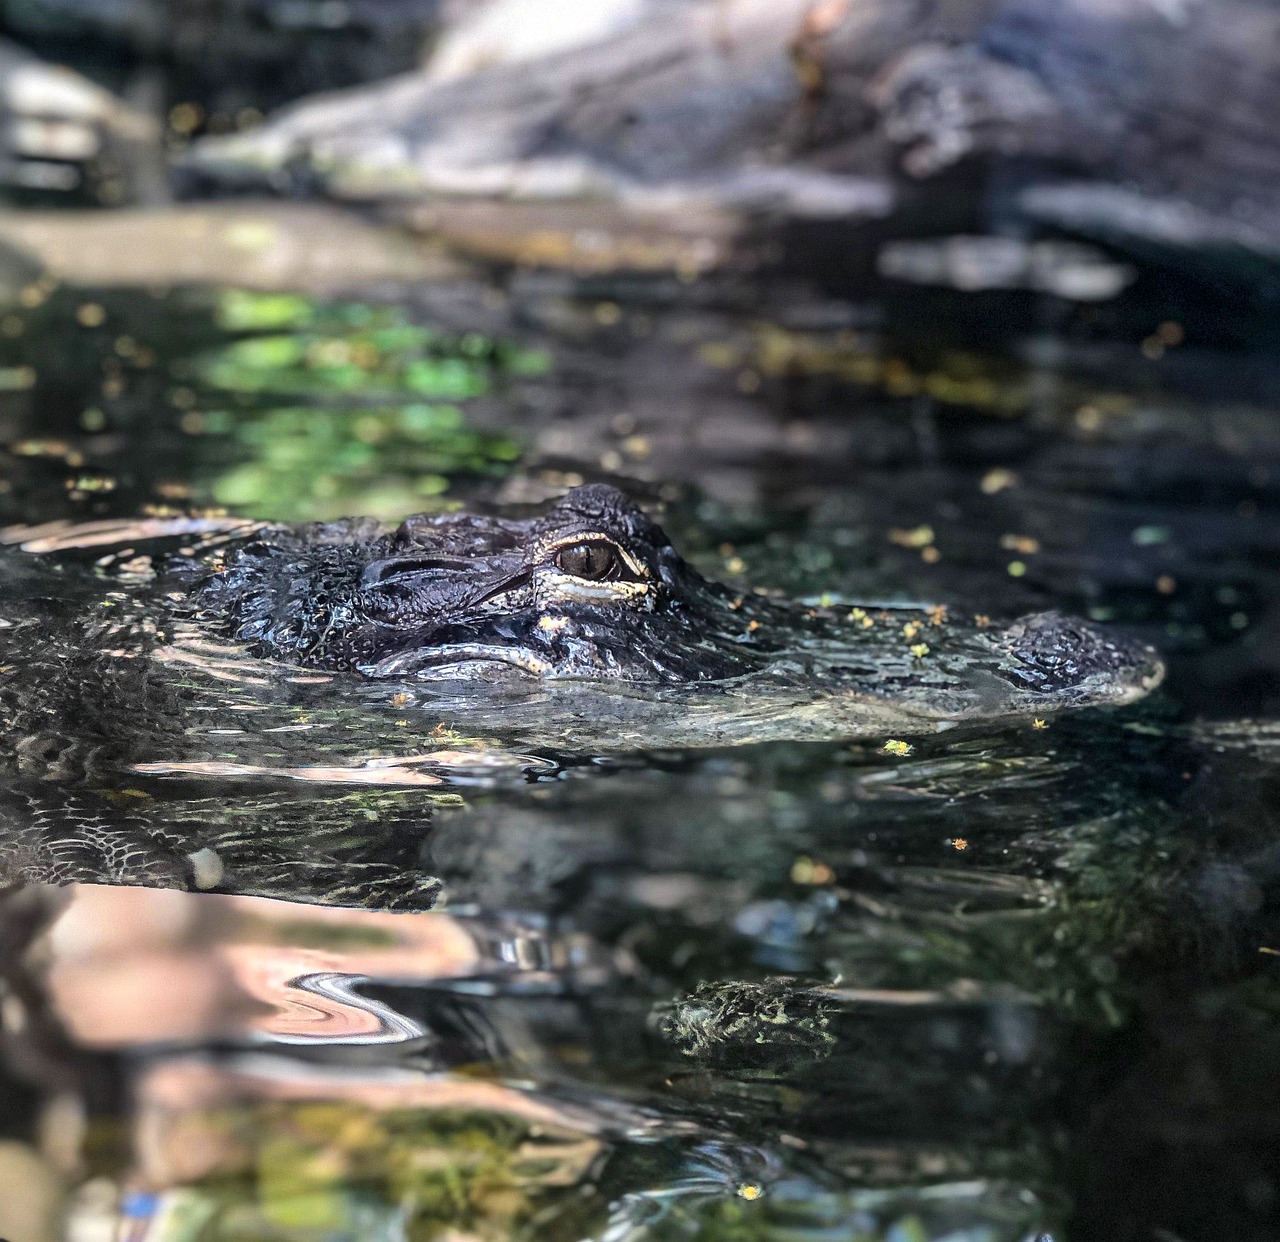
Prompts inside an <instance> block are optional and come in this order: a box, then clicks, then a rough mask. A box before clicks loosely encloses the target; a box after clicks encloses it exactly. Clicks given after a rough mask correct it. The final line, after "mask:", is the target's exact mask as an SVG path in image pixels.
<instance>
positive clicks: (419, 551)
mask: <svg viewBox="0 0 1280 1242" xmlns="http://www.w3.org/2000/svg"><path fill="white" fill-rule="evenodd" d="M194 598H195V600H196V604H197V608H198V611H199V614H200V616H201V618H202V619H203V620H205V621H206V622H208V623H211V624H213V625H214V626H215V627H216V628H218V629H220V630H222V631H223V632H227V633H230V634H231V635H232V636H234V637H236V638H237V639H239V640H241V641H242V642H245V643H247V644H248V645H249V646H250V648H251V649H252V650H253V651H254V652H255V654H257V655H260V656H265V657H270V658H274V659H277V660H281V661H285V662H288V663H292V664H300V665H304V666H308V667H312V668H319V669H326V670H333V671H340V670H350V671H356V672H359V673H363V674H364V675H365V676H366V677H369V678H383V679H386V678H389V679H395V680H397V681H401V682H422V681H437V682H452V683H458V682H464V681H466V682H473V681H476V680H488V681H494V680H500V681H508V680H510V679H512V678H516V679H522V680H528V679H530V678H532V679H536V680H537V681H539V682H540V683H542V684H548V683H550V682H561V683H566V682H574V683H578V684H582V683H584V682H585V683H597V684H598V683H608V684H609V685H611V686H612V687H614V688H615V689H624V688H625V690H626V691H627V692H628V693H630V694H631V695H632V697H636V696H637V695H643V688H646V687H647V688H649V689H650V690H652V691H654V692H662V693H663V694H665V692H666V690H667V688H674V687H688V686H691V685H700V686H704V687H707V688H711V687H720V688H722V691H723V692H724V693H726V694H729V695H730V696H731V697H732V698H734V699H735V700H737V701H738V702H739V703H740V704H743V705H745V706H744V708H743V710H747V711H750V710H752V708H751V706H750V705H751V703H752V702H753V699H755V698H757V697H759V696H763V699H767V700H769V701H771V702H774V703H776V702H777V701H778V698H779V696H781V697H782V699H785V700H786V701H787V702H789V703H791V704H792V705H793V709H797V710H798V706H799V705H800V704H805V705H807V707H806V710H807V712H808V714H809V715H810V716H811V717H812V719H813V720H815V721H817V720H819V719H822V720H824V721H825V722H826V724H825V726H822V727H820V728H819V730H818V731H828V732H858V731H862V730H864V729H865V730H874V729H877V728H885V727H890V726H895V725H897V726H903V727H905V726H908V725H911V724H915V725H917V726H919V727H923V728H936V727H945V726H946V725H947V724H950V723H953V722H957V721H960V720H964V719H970V718H983V719H988V718H1001V717H1009V716H1025V715H1035V716H1040V715H1044V714H1047V713H1050V712H1053V711H1055V710H1058V709H1061V708H1065V707H1081V706H1091V705H1104V704H1111V705H1115V704H1123V703H1127V702H1131V701H1133V700H1135V699H1137V698H1140V697H1141V696H1142V695H1143V694H1145V693H1146V692H1147V691H1148V690H1150V689H1151V688H1152V687H1153V686H1155V685H1156V684H1157V683H1158V682H1159V680H1160V678H1161V676H1162V672H1163V670H1162V666H1161V664H1160V662H1159V660H1158V659H1157V657H1156V655H1155V653H1154V652H1152V651H1151V650H1150V649H1149V648H1147V647H1145V646H1141V645H1138V644H1135V643H1131V642H1128V641H1125V640H1123V639H1121V638H1118V637H1112V636H1110V635H1106V634H1104V633H1103V632H1101V631H1099V630H1097V629H1095V628H1093V627H1091V626H1089V625H1086V624H1084V623H1082V622H1080V621H1076V620H1073V619H1070V618H1067V617H1063V616H1061V615H1059V614H1057V613H1042V614H1037V615H1034V616H1029V617H1023V618H1021V619H1020V620H1017V621H1014V622H1012V623H1010V624H1006V625H992V624H990V623H987V622H986V621H985V619H983V618H976V619H974V618H961V617H958V616H954V615H951V614H949V613H948V612H947V610H945V609H941V608H936V609H923V608H879V607H875V608H872V607H868V608H866V609H862V608H850V607H849V606H848V605H844V606H841V607H839V608H806V607H804V606H802V605H784V604H780V603H777V602H774V601H771V600H766V599H764V598H762V597H760V596H758V595H754V594H745V595H739V594H737V593H735V592H734V591H732V590H730V589H728V588H726V587H723V586H720V585H718V584H715V583H711V582H708V581H707V580H705V579H704V578H703V577H702V576H701V575H699V574H698V573H697V572H696V571H695V570H694V569H692V568H691V567H690V566H689V565H687V564H686V563H685V562H684V560H682V559H681V557H680V555H679V554H678V553H677V552H676V550H675V549H674V548H673V547H672V546H671V543H670V541H669V540H668V539H667V537H666V535H665V534H664V533H663V532H662V530H661V529H660V528H659V527H658V526H657V525H655V523H654V522H653V521H651V520H650V519H649V518H648V517H647V516H646V515H645V514H644V513H643V512H642V511H641V510H640V509H639V508H637V507H636V506H635V505H634V504H633V503H631V502H630V501H629V500H628V499H627V498H626V497H624V496H623V495H622V494H621V493H620V492H618V491H617V490H615V489H614V488H611V487H606V486H589V487H579V488H575V489H573V490H572V491H570V492H569V493H568V494H567V495H566V496H564V497H563V498H562V499H561V500H560V501H559V502H558V503H556V504H555V505H554V506H552V507H551V508H550V509H548V510H547V511H546V512H545V513H544V514H543V515H541V516H539V517H534V518H530V519H525V520H512V519H505V518H493V517H479V516H475V515H469V514H451V515H446V516H420V517H412V518H409V519H408V520H407V521H405V522H404V523H403V524H402V525H401V526H400V527H399V529H397V530H396V531H394V532H392V533H384V532H382V531H380V529H379V528H377V527H376V526H375V525H374V524H372V523H369V522H347V523H336V524H332V525H325V526H313V527H306V528H301V529H296V530H291V529H288V528H267V529H265V530H262V531H259V532H258V534H257V535H256V536H255V537H254V538H253V539H252V540H251V541H250V542H247V543H244V544H241V545H240V546H239V547H238V548H237V549H236V550H234V551H233V552H231V553H230V554H229V555H226V556H225V557H224V558H223V559H222V560H221V561H220V562H219V563H217V564H216V565H215V566H214V567H213V569H212V571H211V572H209V573H208V575H207V576H206V577H204V578H203V579H202V580H201V581H200V582H199V583H198V585H197V586H196V587H195V589H194ZM670 697H671V696H670V695H667V696H666V698H667V701H670ZM842 720H843V721H844V722H845V723H844V725H843V726H842V725H841V724H840V722H841V721H842ZM810 732H812V730H810Z"/></svg>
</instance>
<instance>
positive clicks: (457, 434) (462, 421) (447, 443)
mask: <svg viewBox="0 0 1280 1242" xmlns="http://www.w3.org/2000/svg"><path fill="white" fill-rule="evenodd" d="M217 322H218V325H219V327H221V328H222V329H223V330H224V331H226V332H228V333H232V334H234V336H235V339H233V340H231V341H230V343H228V344H226V345H224V346H223V347H222V348H220V349H218V350H216V351H215V352H213V353H210V354H207V355H205V357H204V358H202V359H201V360H200V362H199V364H198V367H197V379H198V383H199V386H200V388H201V391H202V393H203V397H202V399H201V401H200V404H201V406H204V407H206V408H203V409H201V410H199V411H197V412H196V414H195V417H194V418H193V419H188V420H187V425H188V426H189V427H190V428H191V429H192V430H195V431H197V432H199V433H200V434H202V435H206V436H210V437H216V438H219V439H222V440H225V441H226V442H227V443H228V445H229V446H230V447H231V448H232V450H233V451H232V453H231V455H230V456H231V460H230V461H229V462H228V461H226V460H225V459H223V460H222V462H221V463H220V466H219V470H218V473H217V474H216V476H215V477H214V479H213V480H212V482H211V485H210V491H211V493H212V498H213V499H214V500H215V501H216V502H217V503H218V504H220V505H226V506H229V507H231V508H234V509H238V510H242V511H244V512H251V513H253V514H254V516H256V517H263V518H275V519H280V520H294V521H296V520H309V519H328V518H333V517H338V516H342V515H346V514H352V513H360V514H369V515H372V516H375V517H382V518H387V519H391V518H395V517H398V516H401V515H403V514H405V513H407V512H412V511H415V510H422V509H427V508H431V507H439V508H446V507H449V502H448V501H446V500H443V499H442V498H443V497H445V496H446V494H447V493H448V492H449V491H450V489H451V487H452V485H453V484H454V482H455V481H456V480H457V479H460V478H465V477H471V478H484V477H501V476H503V475H505V474H506V473H508V472H509V471H510V469H511V468H512V466H513V464H514V463H515V462H516V461H517V460H518V459H519V457H520V453H521V448H520V444H519V443H518V441H517V439H516V438H515V437H514V436H512V435H510V434H507V433H505V432H497V431H481V430H476V429H474V428H472V427H470V426H468V423H467V418H466V414H465V410H464V407H465V403H466V402H468V401H471V400H473V399H475V398H477V397H483V396H485V395H488V394H490V393H492V392H493V391H494V390H495V389H496V388H497V387H499V386H500V385H501V383H502V382H503V381H504V380H505V379H508V378H510V377H514V376H531V375H538V374H541V373H543V372H545V371H546V370H547V368H548V365H549V361H548V358H547V356H546V355H545V354H544V353H542V352H539V351H533V350H526V349H520V348H517V347H515V346H513V345H510V344H508V343H506V342H502V341H497V340H494V339H492V338H490V337H487V336H484V335H482V334H480V333H475V332H468V333H464V334H461V335H450V334H447V333H443V332H440V331H438V330H436V329H435V328H432V327H429V326H426V325H423V324H417V323H413V322H410V320H409V319H408V317H407V315H406V314H405V311H404V310H403V309H402V308H400V307H395V306H373V305H368V304H365V303H360V302H346V303H336V304H319V303H315V302H313V301H311V300H310V299H308V298H305V297H301V296H298V295H292V294H290V295H282V294H266V295H264V294H254V293H248V292H245V291H242V290H231V291H227V292H226V293H224V294H223V295H222V297H221V298H220V301H219V304H218V307H217ZM219 398H221V400H222V402H224V404H223V403H219Z"/></svg>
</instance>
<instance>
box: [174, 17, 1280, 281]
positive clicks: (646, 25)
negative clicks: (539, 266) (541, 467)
mask: <svg viewBox="0 0 1280 1242" xmlns="http://www.w3.org/2000/svg"><path fill="white" fill-rule="evenodd" d="M553 25H554V23H549V22H548V20H547V15H546V11H545V6H541V7H540V6H539V5H537V4H533V3H531V2H530V0H492V3H490V4H488V5H478V4H471V5H466V6H464V7H463V9H462V16H461V17H460V18H459V19H458V20H457V22H456V24H455V26H454V27H453V28H452V29H451V30H449V31H447V32H446V34H445V35H444V37H443V38H442V39H441V41H440V43H439V45H438V52H437V56H436V58H435V60H434V61H433V62H432V63H431V64H429V65H428V66H427V67H426V68H425V69H424V70H422V71H420V72H416V73H411V74H407V75H403V76H400V77H398V78H395V79H393V80H390V81H387V82H385V83H382V84H379V85H377V86H373V87H368V88H361V89H357V90H352V91H348V92H343V93H337V94H332V95H328V96H324V97H319V98H315V99H312V100H308V101H304V102H303V103H301V104H299V105H296V106H293V107H290V108H287V109H284V110H282V111H281V112H280V113H278V114H277V115H275V116H274V117H273V118H271V119H270V120H269V122H268V124H266V125H265V126H264V127H263V128H261V129H260V130H258V131H255V132H253V133H250V134H242V135H237V136H234V137H227V138H218V139H206V140H205V141H203V142H202V143H200V144H198V145H197V147H196V148H195V149H194V151H193V152H192V154H191V156H190V164H191V166H192V167H194V168H198V169H199V170H200V171H201V173H202V174H204V175H206V176H209V177H212V178H213V179H214V180H215V181H217V182H226V181H232V182H235V181H239V182H241V183H249V184H258V185H262V184H267V185H275V186H277V187H286V186H287V187H289V188H290V189H294V190H296V189H298V188H302V189H306V190H311V191H316V190H319V191H322V192H325V193H328V194H332V195H336V196H340V197H350V198H359V199H369V198H372V199H383V200H388V199H397V198H399V199H404V198H409V199H421V198H434V199H447V198H456V197H464V198H466V197H470V198H488V199H506V200H513V199H542V200H561V201H563V200H568V199H573V200H578V201H599V200H609V201H612V202H614V203H626V204H631V205H640V206H645V205H655V204H656V205H659V206H663V205H665V206H666V207H671V206H672V205H675V206H677V207H678V205H679V204H681V203H683V202H687V201H690V200H696V201H698V202H702V203H705V202H708V201H710V202H712V203H715V204H717V205H720V206H726V207H729V208H731V209H733V210H735V211H741V212H746V213H753V212H759V211H762V210H764V211H768V212H781V213H783V214H799V215H804V214H821V215H827V216H836V217H840V218H846V219H851V220H858V219H865V218H868V217H875V216H883V215H884V214H886V212H890V211H892V210H893V209H894V207H895V205H905V204H906V203H908V202H914V203H916V204H917V205H918V204H919V203H920V201H921V198H922V196H923V197H924V198H925V201H926V202H927V201H928V196H930V195H934V196H936V200H937V203H938V204H939V205H940V206H945V207H946V209H947V210H948V211H949V212H950V213H951V218H952V219H953V220H954V219H956V218H957V216H960V217H962V216H963V215H964V213H966V212H967V213H969V214H970V216H971V217H972V216H975V215H976V216H978V217H979V218H981V216H982V215H983V213H986V214H987V219H988V221H991V220H999V221H1000V223H1001V225H1002V227H1005V228H1008V227H1012V228H1013V229H1014V230H1015V232H1016V231H1017V229H1019V228H1021V229H1024V230H1028V231H1030V232H1032V233H1034V232H1035V231H1036V230H1037V229H1040V228H1043V227H1045V226H1048V227H1051V228H1054V229H1057V228H1067V229H1070V230H1071V231H1075V232H1079V233H1083V234H1095V235H1097V236H1099V237H1106V238H1107V239H1109V240H1112V241H1117V240H1118V242H1119V244H1126V239H1127V238H1129V239H1131V238H1134V237H1136V238H1138V239H1141V240H1144V241H1149V242H1151V243H1154V244H1156V245H1159V246H1162V247H1171V248H1173V249H1175V250H1178V249H1186V248H1197V247H1204V246H1212V245H1217V244H1220V243H1221V240H1222V238H1223V237H1224V236H1226V238H1227V239H1228V240H1229V241H1230V243H1231V244H1232V245H1237V246H1241V247H1244V248H1246V249H1247V250H1248V251H1249V252H1250V253H1252V254H1254V255H1264V256H1267V257H1268V258H1272V257H1277V256H1280V130H1277V128H1276V126H1275V125H1274V118H1275V116H1276V115H1277V114H1278V105H1280V9H1277V7H1276V6H1275V5H1274V4H1272V3H1268V2H1267V0H1215V2H1214V3H1212V4H1210V3H1207V0H1058V2H1056V3H1053V4H1049V3H1045V0H956V2H955V3H950V4H947V5H924V4H919V3H915V2H914V0H870V2H866V3H853V2H852V0H823V2H822V3H818V4H815V3H813V2H812V0H729V2H725V0H611V2H610V3H608V4H605V5H602V6H601V7H600V8H599V9H598V10H596V11H593V12H590V13H586V12H584V13H583V14H582V15H581V20H580V21H579V22H578V23H577V24H576V25H571V26H566V27H565V28H564V29H562V30H549V29H548V27H549V26H553ZM552 35H555V36H556V37H555V38H552V37H551V36H552ZM961 168H963V169H967V170H969V171H968V172H967V173H966V174H965V175H964V177H963V178H961V179H957V177H956V176H954V175H953V174H954V172H955V171H956V170H958V169H961ZM744 187H747V188H746V190H744ZM761 187H763V191H762V190H761ZM815 203H816V204H817V205H818V206H817V208H816V210H815V206H814V205H815ZM1146 204H1155V205H1157V209H1155V210H1147V208H1146V206H1145V205H1146ZM934 215H936V213H934ZM922 217H923V218H926V219H928V218H930V213H929V212H925V213H921V215H917V216H916V218H917V219H919V218H922ZM1169 221H1173V224H1170V223H1169Z"/></svg>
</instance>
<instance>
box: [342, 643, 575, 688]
mask: <svg viewBox="0 0 1280 1242" xmlns="http://www.w3.org/2000/svg"><path fill="white" fill-rule="evenodd" d="M477 664H505V665H507V666H509V667H512V668H518V669H520V670H521V671H522V672H525V673H529V674H530V675H532V676H534V677H546V676H548V675H549V674H550V673H552V672H553V671H554V666H553V665H552V664H551V663H550V662H549V661H547V660H544V659H542V658H541V657H539V656H536V655H534V654H533V653H532V652H531V651H527V650H524V649H522V648H520V647H504V646H502V645H501V644H500V643H450V644H447V645H445V646H441V647H430V648H419V649H417V650H414V651H401V652H397V653H396V654H395V655H391V656H387V657H386V658H385V659H382V660H379V661H377V663H375V664H369V665H364V666H362V667H361V669H360V671H361V672H362V673H365V674H367V675H368V676H370V677H421V676H424V675H425V676H431V677H437V678H439V679H441V680H446V679H447V678H448V677H449V676H450V675H451V673H452V674H453V675H457V676H462V675H465V673H466V672H467V671H468V670H469V668H470V667H472V666H474V665H477Z"/></svg>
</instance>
